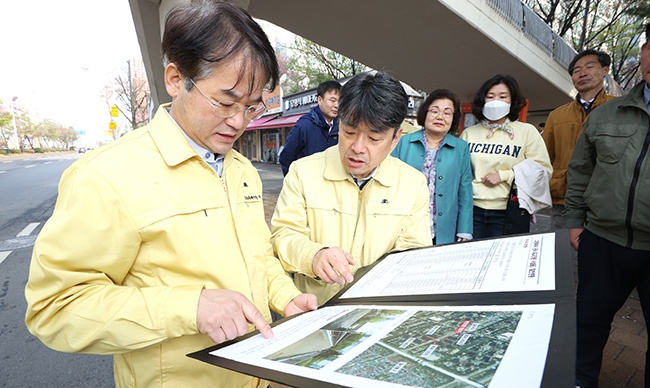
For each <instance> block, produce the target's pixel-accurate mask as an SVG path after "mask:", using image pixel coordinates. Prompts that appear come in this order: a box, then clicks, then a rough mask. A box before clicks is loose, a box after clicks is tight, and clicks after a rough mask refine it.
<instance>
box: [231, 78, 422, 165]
mask: <svg viewBox="0 0 650 388" xmlns="http://www.w3.org/2000/svg"><path fill="white" fill-rule="evenodd" d="M345 81H347V79H344V80H340V81H339V82H341V84H344V83H345ZM402 85H403V86H404V90H405V91H406V93H407V95H408V97H409V103H408V112H407V118H410V119H415V116H416V114H417V109H418V108H419V106H420V104H421V103H422V100H423V99H424V98H423V97H422V96H421V95H420V94H419V93H418V92H417V91H415V90H413V89H412V88H410V87H409V86H408V85H406V84H404V83H402ZM263 98H264V101H265V103H266V106H267V107H269V110H268V112H267V115H266V116H264V117H262V118H260V119H257V120H255V121H252V122H251V123H250V124H249V125H248V127H246V131H245V132H244V134H243V135H242V137H241V138H240V139H239V140H238V141H237V143H236V144H235V149H237V150H239V151H240V152H241V153H242V154H243V155H244V156H245V157H247V158H248V159H249V160H252V161H256V162H266V163H279V155H280V152H281V151H282V148H283V147H284V143H285V141H286V140H287V136H289V132H290V131H291V128H293V126H294V125H295V124H296V122H297V121H298V119H299V118H300V117H302V116H303V115H304V114H305V113H307V112H309V111H310V110H311V108H313V107H314V106H317V105H318V95H317V88H312V89H308V90H305V91H302V92H299V93H295V94H292V95H289V96H286V97H284V98H283V96H282V92H281V91H280V89H279V87H278V88H276V90H274V91H273V92H271V93H269V94H265V95H264V96H263Z"/></svg>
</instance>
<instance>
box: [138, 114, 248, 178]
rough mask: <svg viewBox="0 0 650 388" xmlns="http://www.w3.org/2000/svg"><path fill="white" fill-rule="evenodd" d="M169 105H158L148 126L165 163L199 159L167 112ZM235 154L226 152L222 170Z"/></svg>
mask: <svg viewBox="0 0 650 388" xmlns="http://www.w3.org/2000/svg"><path fill="white" fill-rule="evenodd" d="M170 106H171V103H168V104H162V105H160V107H158V110H157V111H156V114H155V115H154V117H153V119H151V122H150V124H149V126H148V128H149V133H150V134H151V138H152V139H153V141H154V143H155V144H156V147H158V150H159V151H160V154H161V155H162V157H163V159H164V160H165V163H167V165H168V166H170V167H174V166H178V165H179V164H181V163H183V162H185V161H187V160H189V159H191V158H199V159H200V158H201V157H200V156H199V155H198V154H197V153H196V151H194V149H193V148H192V146H191V145H190V143H188V142H187V139H185V135H184V134H183V132H182V131H183V130H182V129H181V128H180V127H179V126H178V124H177V123H176V121H174V119H173V118H172V117H171V116H170V115H169V112H167V109H168V108H169V107H170ZM235 154H236V153H235V152H234V151H232V150H231V151H228V152H227V153H226V155H225V158H224V162H223V165H224V170H225V168H226V166H227V165H229V164H230V163H231V162H232V160H233V158H238V157H239V154H237V155H235Z"/></svg>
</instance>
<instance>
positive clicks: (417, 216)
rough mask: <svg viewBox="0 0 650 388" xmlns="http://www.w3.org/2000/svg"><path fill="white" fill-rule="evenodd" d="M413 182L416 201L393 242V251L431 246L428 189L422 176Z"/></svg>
mask: <svg viewBox="0 0 650 388" xmlns="http://www.w3.org/2000/svg"><path fill="white" fill-rule="evenodd" d="M418 178H419V179H418V180H417V181H415V182H413V183H414V184H413V186H412V187H413V188H415V189H416V190H417V191H416V199H415V201H414V202H413V207H412V208H411V212H410V215H409V216H408V217H406V221H405V223H404V225H403V226H402V230H401V231H400V234H399V237H398V238H397V241H396V242H395V250H398V251H399V250H403V249H409V248H416V247H424V246H429V245H431V241H432V237H431V214H430V212H429V188H428V187H427V183H426V180H425V178H424V175H421V174H420V176H419V177H418Z"/></svg>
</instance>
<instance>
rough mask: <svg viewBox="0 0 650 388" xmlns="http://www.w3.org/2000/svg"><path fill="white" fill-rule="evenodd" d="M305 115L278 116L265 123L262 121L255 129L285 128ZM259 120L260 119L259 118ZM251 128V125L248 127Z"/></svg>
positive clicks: (291, 125)
mask: <svg viewBox="0 0 650 388" xmlns="http://www.w3.org/2000/svg"><path fill="white" fill-rule="evenodd" d="M302 116H303V115H301V114H300V115H293V116H281V117H276V118H274V119H273V120H269V121H267V122H265V123H262V124H260V125H258V126H256V127H255V129H271V128H284V127H293V125H294V124H295V123H296V121H298V119H299V118H301V117H302ZM258 121H259V120H258ZM246 129H250V125H249V126H248V128H246Z"/></svg>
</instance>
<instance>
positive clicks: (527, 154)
mask: <svg viewBox="0 0 650 388" xmlns="http://www.w3.org/2000/svg"><path fill="white" fill-rule="evenodd" d="M524 125H526V126H529V127H530V128H529V130H528V131H527V132H526V148H525V149H524V158H525V159H532V160H534V161H536V162H537V163H539V164H540V165H541V166H542V167H544V169H545V170H546V172H547V173H548V178H549V180H550V179H551V176H552V175H553V166H551V160H550V159H549V157H548V151H547V150H546V144H544V140H543V139H542V137H541V136H539V133H538V132H537V129H535V127H533V126H532V125H531V124H524ZM499 175H500V176H501V180H502V181H507V182H508V184H512V181H513V180H514V179H515V172H514V170H513V169H512V168H511V169H508V170H501V171H499Z"/></svg>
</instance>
